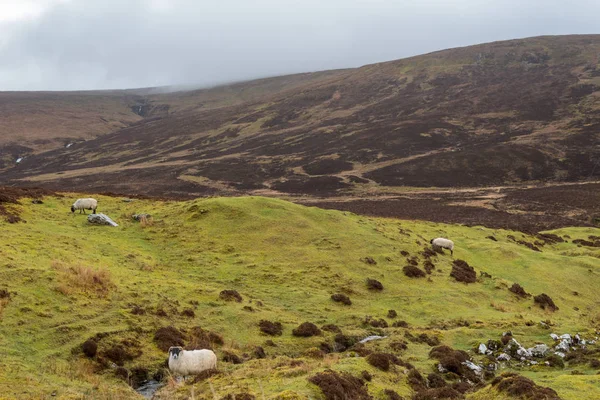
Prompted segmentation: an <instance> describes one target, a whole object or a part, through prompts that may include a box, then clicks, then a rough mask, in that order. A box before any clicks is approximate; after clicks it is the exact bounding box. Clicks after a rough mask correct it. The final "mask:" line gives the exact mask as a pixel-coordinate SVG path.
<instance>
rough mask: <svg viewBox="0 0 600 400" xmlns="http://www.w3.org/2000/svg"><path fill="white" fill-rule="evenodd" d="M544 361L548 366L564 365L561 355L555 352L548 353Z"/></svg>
mask: <svg viewBox="0 0 600 400" xmlns="http://www.w3.org/2000/svg"><path fill="white" fill-rule="evenodd" d="M545 361H546V362H547V363H548V365H549V366H550V367H558V368H564V367H565V361H564V360H563V359H562V357H560V356H557V355H556V354H550V355H549V356H548V357H546V359H545Z"/></svg>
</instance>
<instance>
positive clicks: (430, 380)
mask: <svg viewBox="0 0 600 400" xmlns="http://www.w3.org/2000/svg"><path fill="white" fill-rule="evenodd" d="M427 385H428V386H429V387H430V388H439V387H444V386H446V385H447V383H446V381H445V380H444V378H443V377H442V376H441V375H440V374H438V373H435V372H432V373H431V374H429V375H427Z"/></svg>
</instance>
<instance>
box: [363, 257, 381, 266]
mask: <svg viewBox="0 0 600 400" xmlns="http://www.w3.org/2000/svg"><path fill="white" fill-rule="evenodd" d="M360 261H362V262H364V263H365V264H369V265H377V261H375V260H374V259H373V257H364V258H361V259H360Z"/></svg>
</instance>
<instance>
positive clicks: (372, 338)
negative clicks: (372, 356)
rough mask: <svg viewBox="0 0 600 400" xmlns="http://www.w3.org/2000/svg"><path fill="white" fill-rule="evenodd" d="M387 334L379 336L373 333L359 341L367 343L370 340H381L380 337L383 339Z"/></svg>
mask: <svg viewBox="0 0 600 400" xmlns="http://www.w3.org/2000/svg"><path fill="white" fill-rule="evenodd" d="M385 337H387V336H378V335H372V336H367V337H366V338H364V339H363V340H361V341H359V342H358V343H367V342H370V341H372V340H379V339H383V338H385Z"/></svg>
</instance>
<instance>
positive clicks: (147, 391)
mask: <svg viewBox="0 0 600 400" xmlns="http://www.w3.org/2000/svg"><path fill="white" fill-rule="evenodd" d="M162 386H163V383H161V382H158V381H155V380H154V379H151V380H149V381H146V382H144V383H143V384H142V385H141V386H140V387H138V388H137V389H135V391H136V392H138V393H139V394H141V395H142V396H144V398H146V399H151V398H152V397H153V396H154V393H156V391H157V390H158V389H160V388H161V387H162Z"/></svg>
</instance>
